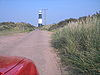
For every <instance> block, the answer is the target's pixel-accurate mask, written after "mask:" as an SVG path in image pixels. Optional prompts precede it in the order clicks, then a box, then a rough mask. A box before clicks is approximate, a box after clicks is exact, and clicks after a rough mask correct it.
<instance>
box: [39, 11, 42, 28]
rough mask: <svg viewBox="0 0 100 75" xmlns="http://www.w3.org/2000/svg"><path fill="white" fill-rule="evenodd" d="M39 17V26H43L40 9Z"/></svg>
mask: <svg viewBox="0 0 100 75" xmlns="http://www.w3.org/2000/svg"><path fill="white" fill-rule="evenodd" d="M38 15H39V17H38V27H40V26H42V11H41V10H40V11H39V14H38Z"/></svg>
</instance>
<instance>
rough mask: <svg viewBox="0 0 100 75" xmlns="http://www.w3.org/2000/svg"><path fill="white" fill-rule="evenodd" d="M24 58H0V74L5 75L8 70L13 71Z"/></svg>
mask: <svg viewBox="0 0 100 75" xmlns="http://www.w3.org/2000/svg"><path fill="white" fill-rule="evenodd" d="M23 59H24V58H20V57H5V56H0V74H5V73H6V72H8V71H9V70H11V69H13V68H14V67H15V66H16V65H17V64H18V63H20V62H21V61H22V60H23Z"/></svg>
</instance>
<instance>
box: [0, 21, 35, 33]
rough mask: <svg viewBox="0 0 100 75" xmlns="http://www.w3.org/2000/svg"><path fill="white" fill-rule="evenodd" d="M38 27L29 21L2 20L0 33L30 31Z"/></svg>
mask: <svg viewBox="0 0 100 75" xmlns="http://www.w3.org/2000/svg"><path fill="white" fill-rule="evenodd" d="M34 29H36V27H35V26H32V25H31V24H28V23H23V22H21V23H14V22H2V23H0V35H9V34H14V33H22V32H30V31H33V30H34Z"/></svg>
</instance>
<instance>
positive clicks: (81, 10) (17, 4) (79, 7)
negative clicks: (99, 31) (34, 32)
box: [0, 0, 100, 26]
mask: <svg viewBox="0 0 100 75" xmlns="http://www.w3.org/2000/svg"><path fill="white" fill-rule="evenodd" d="M41 9H48V10H47V24H53V23H57V22H59V21H61V20H64V19H68V18H78V17H81V16H87V15H92V14H94V13H95V12H96V11H100V0H0V22H7V21H12V22H26V23H30V24H32V25H35V26H37V19H38V11H39V10H41Z"/></svg>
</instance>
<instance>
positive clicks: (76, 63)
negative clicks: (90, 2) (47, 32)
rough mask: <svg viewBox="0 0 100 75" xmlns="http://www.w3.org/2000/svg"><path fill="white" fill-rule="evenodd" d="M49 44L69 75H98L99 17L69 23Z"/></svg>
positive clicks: (99, 68) (99, 72)
mask: <svg viewBox="0 0 100 75" xmlns="http://www.w3.org/2000/svg"><path fill="white" fill-rule="evenodd" d="M51 43H52V46H53V47H54V48H56V49H57V51H58V53H59V56H60V58H61V61H62V63H63V65H64V66H65V67H68V66H69V67H70V70H69V74H70V75H100V15H99V16H93V17H87V18H86V20H85V21H84V20H81V21H77V22H71V23H69V24H68V25H67V26H65V27H64V28H62V29H60V30H58V31H57V32H55V33H54V34H53V36H52V42H51ZM66 69H67V68H66Z"/></svg>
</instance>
